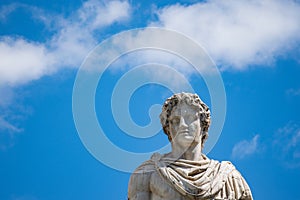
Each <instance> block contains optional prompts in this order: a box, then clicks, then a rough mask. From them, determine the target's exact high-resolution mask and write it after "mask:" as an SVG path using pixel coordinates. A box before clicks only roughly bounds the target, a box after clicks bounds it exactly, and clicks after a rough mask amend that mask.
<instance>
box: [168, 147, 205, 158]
mask: <svg viewBox="0 0 300 200" xmlns="http://www.w3.org/2000/svg"><path fill="white" fill-rule="evenodd" d="M171 156H172V157H173V158H178V159H185V160H194V161H197V160H202V159H203V158H202V146H201V143H192V144H191V145H190V146H189V147H184V146H180V145H178V144H173V143H172V152H171Z"/></svg>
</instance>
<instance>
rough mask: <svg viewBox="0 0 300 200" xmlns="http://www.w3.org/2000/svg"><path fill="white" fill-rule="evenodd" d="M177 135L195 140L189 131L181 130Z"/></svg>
mask: <svg viewBox="0 0 300 200" xmlns="http://www.w3.org/2000/svg"><path fill="white" fill-rule="evenodd" d="M177 135H178V136H179V135H182V136H184V137H185V138H191V137H192V138H193V139H194V136H193V135H191V134H190V132H189V130H188V129H183V130H179V131H178V133H177Z"/></svg>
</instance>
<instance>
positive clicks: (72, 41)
mask: <svg viewBox="0 0 300 200" xmlns="http://www.w3.org/2000/svg"><path fill="white" fill-rule="evenodd" d="M16 7H20V6H17V4H12V5H7V6H3V7H1V8H0V16H1V19H2V21H3V20H4V17H5V15H7V14H8V13H11V12H13V11H14V10H15V9H16ZM22 9H29V10H31V11H32V14H33V17H34V18H38V19H40V20H41V21H43V22H44V23H45V24H46V25H47V24H53V27H54V29H55V31H54V32H55V34H54V35H53V36H52V37H51V38H50V39H49V40H47V41H46V42H44V43H40V42H35V41H29V40H27V39H26V38H23V37H22V36H18V37H12V36H1V37H0V55H1V60H0V84H9V85H19V84H22V83H27V82H28V81H31V80H35V79H39V78H40V77H42V76H44V75H47V74H51V73H54V72H56V71H57V70H58V69H60V68H63V67H79V66H80V64H81V62H82V61H83V59H84V57H85V56H86V55H87V53H88V52H89V51H90V50H91V49H92V48H93V47H94V46H95V45H96V44H97V42H98V41H97V39H96V32H97V31H99V30H101V29H103V28H105V27H107V26H109V25H111V24H113V23H121V22H124V21H126V20H127V19H128V18H130V5H129V3H128V2H127V1H107V2H106V3H103V2H100V1H96V0H89V1H86V2H85V3H83V5H82V7H80V8H79V9H78V10H77V11H76V12H74V14H72V15H71V16H69V17H67V18H64V17H62V16H58V15H57V16H51V17H49V16H48V17H47V16H45V15H46V13H45V12H43V11H42V10H40V9H37V8H35V7H29V6H22ZM36 10H39V12H35V11H36ZM50 19H54V20H53V21H49V20H50Z"/></svg>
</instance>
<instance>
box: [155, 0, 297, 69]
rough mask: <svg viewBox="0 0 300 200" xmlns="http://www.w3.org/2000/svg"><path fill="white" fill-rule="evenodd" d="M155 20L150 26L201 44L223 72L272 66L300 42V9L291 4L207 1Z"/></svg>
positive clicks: (160, 14)
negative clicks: (184, 35)
mask: <svg viewBox="0 0 300 200" xmlns="http://www.w3.org/2000/svg"><path fill="white" fill-rule="evenodd" d="M157 16H158V21H157V22H155V23H151V25H160V26H163V27H167V28H171V29H174V30H177V31H180V32H182V33H185V34H187V35H188V36H190V37H192V38H193V39H195V40H197V41H198V42H199V43H200V44H201V45H203V46H204V47H205V48H206V49H207V50H208V52H209V53H210V55H211V56H212V58H213V59H214V60H215V61H217V64H219V65H222V66H223V69H228V68H231V69H232V68H233V69H239V70H242V69H245V68H247V67H249V66H250V65H263V66H265V65H270V64H272V63H273V62H274V60H276V58H277V57H278V56H280V55H282V54H286V53H287V52H292V51H291V50H292V49H293V48H294V47H295V46H297V45H298V44H299V42H300V35H299V32H300V21H299V18H300V3H299V2H297V1H292V0H288V1H285V0H274V1H268V0H263V1H261V0H251V1H244V0H243V1H236V0H226V1H220V0H208V1H204V2H200V3H196V4H193V5H188V6H185V5H180V4H176V5H172V6H168V7H165V8H163V9H159V10H158V11H157ZM289 50H290V51H289Z"/></svg>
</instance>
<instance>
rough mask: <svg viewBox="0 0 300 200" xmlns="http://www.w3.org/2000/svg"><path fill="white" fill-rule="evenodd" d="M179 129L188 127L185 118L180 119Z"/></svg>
mask: <svg viewBox="0 0 300 200" xmlns="http://www.w3.org/2000/svg"><path fill="white" fill-rule="evenodd" d="M179 127H186V128H187V127H188V126H187V124H186V123H185V120H184V118H183V117H180V122H179Z"/></svg>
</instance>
